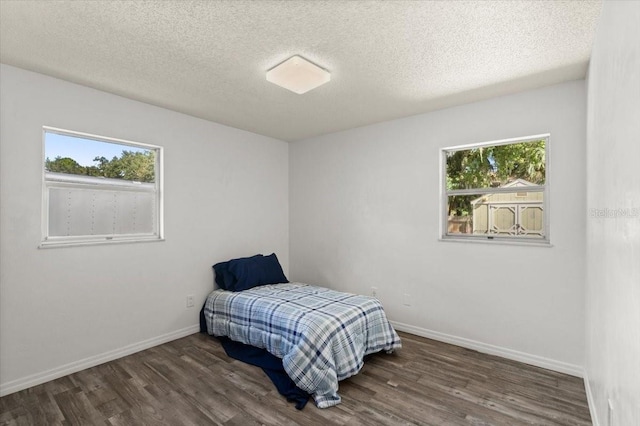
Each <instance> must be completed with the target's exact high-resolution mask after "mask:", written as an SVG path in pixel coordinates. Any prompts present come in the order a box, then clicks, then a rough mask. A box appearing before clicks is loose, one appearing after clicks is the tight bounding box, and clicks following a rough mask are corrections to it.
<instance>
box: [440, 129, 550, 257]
mask: <svg viewBox="0 0 640 426" xmlns="http://www.w3.org/2000/svg"><path fill="white" fill-rule="evenodd" d="M550 139H551V134H550V133H544V134H540V135H533V136H524V137H518V138H510V139H501V140H496V141H488V142H480V143H472V144H467V145H457V146H451V147H446V148H441V149H440V236H439V240H440V241H464V242H476V243H479V242H481V243H491V244H518V245H538V246H551V240H550V237H549V230H550V226H549V218H550V209H549V204H550V203H549V182H550V178H549V175H550V173H549V170H550V167H549V164H550V162H549V141H550ZM538 140H544V141H545V145H544V149H545V183H544V185H534V186H528V187H526V188H523V187H517V188H508V187H507V188H505V187H497V188H492V187H490V188H471V189H456V190H448V189H447V153H449V152H454V151H463V150H468V149H473V148H480V147H485V146H498V145H511V144H516V143H526V142H535V141H538ZM514 190H517V191H519V192H542V193H543V200H542V201H543V221H544V224H543V229H544V237H542V238H532V237H518V236H506V235H486V234H450V233H449V232H448V220H449V217H448V214H447V213H448V203H449V197H450V196H452V195H475V194H499V193H514V192H515V191H514Z"/></svg>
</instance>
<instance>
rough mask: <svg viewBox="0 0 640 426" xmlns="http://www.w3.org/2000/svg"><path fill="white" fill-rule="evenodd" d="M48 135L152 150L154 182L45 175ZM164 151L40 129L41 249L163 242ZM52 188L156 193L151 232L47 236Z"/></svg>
mask: <svg viewBox="0 0 640 426" xmlns="http://www.w3.org/2000/svg"><path fill="white" fill-rule="evenodd" d="M47 133H55V134H59V135H64V136H71V137H77V138H82V139H91V140H95V141H97V142H107V143H115V144H118V145H124V146H129V147H132V148H141V149H146V150H151V151H154V153H155V166H154V174H155V176H154V181H155V182H153V183H139V182H131V181H119V180H117V179H104V180H103V182H99V183H97V182H96V179H95V178H90V177H87V176H81V175H78V176H75V175H70V174H64V173H51V172H47V171H46V170H45V168H44V163H45V159H46V153H45V144H46V143H45V139H46V134H47ZM163 154H164V153H163V148H162V147H161V146H158V145H151V144H146V143H140V142H132V141H128V140H124V139H117V138H111V137H107V136H100V135H94V134H90V133H83V132H76V131H73V130H66V129H60V128H56V127H50V126H43V127H42V161H41V164H42V239H41V242H40V246H39V247H40V248H52V247H66V246H78V245H95V244H118V243H131V242H150V241H164V209H163V206H164V191H163V177H164V170H163ZM51 188H83V189H87V188H91V189H96V188H100V189H101V190H105V191H134V192H147V193H148V192H155V195H156V197H155V198H156V199H155V201H156V206H155V209H156V212H157V214H156V215H155V216H154V223H153V232H152V233H144V234H118V235H77V236H75V235H74V236H50V235H49V190H50V189H51Z"/></svg>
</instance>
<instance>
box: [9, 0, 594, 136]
mask: <svg viewBox="0 0 640 426" xmlns="http://www.w3.org/2000/svg"><path fill="white" fill-rule="evenodd" d="M600 6H601V5H600V1H518V0H512V1H499V2H498V1H496V2H493V1H194V2H188V1H44V0H43V1H5V0H2V1H1V2H0V61H1V62H3V63H6V64H10V65H14V66H17V67H20V68H24V69H28V70H33V71H37V72H40V73H43V74H48V75H51V76H54V77H58V78H62V79H65V80H69V81H72V82H75V83H79V84H83V85H86V86H90V87H94V88H97V89H100V90H104V91H107V92H111V93H115V94H118V95H122V96H125V97H128V98H132V99H137V100H140V101H143V102H147V103H150V104H153V105H158V106H162V107H165V108H169V109H172V110H175V111H180V112H183V113H186V114H190V115H193V116H197V117H201V118H205V119H208V120H212V121H215V122H218V123H222V124H226V125H229V126H233V127H237V128H240V129H245V130H249V131H251V132H255V133H259V134H263V135H268V136H272V137H275V138H278V139H282V140H286V141H296V140H300V139H304V138H308V137H312V136H316V135H320V134H325V133H330V132H334V131H338V130H343V129H348V128H353V127H358V126H362V125H366V124H371V123H375V122H379V121H384V120H388V119H392V118H397V117H403V116H407V115H413V114H418V113H422V112H427V111H431V110H434V109H439V108H443V107H447V106H452V105H457V104H462V103H468V102H472V101H476V100H480V99H484V98H488V97H492V96H496V95H501V94H507V93H513V92H517V91H521V90H526V89H530V88H535V87H540V86H544V85H549V84H554V83H558V82H562V81H567V80H573V79H578V78H584V76H585V73H586V69H587V63H588V60H589V56H590V53H591V46H592V43H593V37H594V33H595V27H596V22H597V18H598V16H599V12H600ZM294 54H299V55H301V56H303V57H305V58H307V59H309V60H311V61H312V62H315V63H317V64H318V65H320V66H321V67H323V68H325V69H327V70H329V71H330V72H331V82H329V83H328V84H325V85H323V86H321V87H319V88H318V89H315V90H312V91H311V92H308V93H306V94H304V95H296V94H294V93H292V92H290V91H288V90H285V89H282V88H280V87H278V86H276V85H274V84H271V83H269V82H267V81H266V79H265V72H266V71H267V70H268V69H270V68H272V67H273V66H274V65H277V64H279V63H280V62H282V61H283V60H285V59H287V58H288V57H290V56H292V55H294Z"/></svg>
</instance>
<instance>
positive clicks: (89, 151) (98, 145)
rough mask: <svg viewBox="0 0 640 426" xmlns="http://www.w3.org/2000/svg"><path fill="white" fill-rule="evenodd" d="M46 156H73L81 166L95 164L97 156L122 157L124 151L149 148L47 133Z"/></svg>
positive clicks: (51, 157)
mask: <svg viewBox="0 0 640 426" xmlns="http://www.w3.org/2000/svg"><path fill="white" fill-rule="evenodd" d="M44 142H45V144H44V145H45V147H44V152H45V154H44V156H45V158H49V159H50V160H54V159H55V158H56V157H58V156H60V157H63V158H64V157H69V158H73V159H74V160H75V161H76V162H77V163H78V164H80V165H81V166H94V165H96V163H94V162H93V159H94V158H95V157H105V158H106V159H108V160H111V159H112V158H113V157H120V155H121V154H122V151H132V152H146V151H148V150H146V149H142V148H135V147H132V146H129V145H120V144H117V143H110V142H102V141H96V140H93V139H85V138H82V137H78V136H69V135H60V134H58V133H51V132H46V133H45V140H44Z"/></svg>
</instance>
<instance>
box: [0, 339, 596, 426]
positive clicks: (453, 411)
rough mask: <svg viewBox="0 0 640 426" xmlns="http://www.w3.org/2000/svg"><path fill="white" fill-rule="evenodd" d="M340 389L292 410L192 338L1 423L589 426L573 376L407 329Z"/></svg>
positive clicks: (61, 391)
mask: <svg viewBox="0 0 640 426" xmlns="http://www.w3.org/2000/svg"><path fill="white" fill-rule="evenodd" d="M401 337H402V340H403V345H404V347H403V348H402V349H401V350H399V351H397V352H396V353H395V354H392V355H387V354H376V355H372V356H371V357H369V358H367V361H366V363H365V366H364V368H363V369H362V371H361V372H360V373H359V374H358V375H356V376H354V377H352V378H350V379H347V380H344V381H342V382H340V395H341V396H342V404H340V405H338V406H336V407H332V408H328V409H323V410H320V409H318V408H316V407H315V406H314V405H313V402H311V401H310V402H309V404H308V405H307V407H306V408H305V409H304V410H302V411H298V410H296V409H295V408H294V407H293V405H292V404H289V403H287V402H286V400H285V399H284V398H283V397H281V396H280V395H279V394H278V393H277V391H276V390H275V388H274V387H273V385H272V384H271V382H270V381H269V379H268V378H267V377H266V375H265V374H264V373H263V372H262V370H261V369H259V368H257V367H253V366H250V365H246V364H243V363H241V362H239V361H235V360H232V359H230V358H228V357H227V356H226V354H225V353H224V350H223V349H222V347H221V346H220V344H219V343H218V341H216V340H215V339H212V338H210V337H208V336H205V335H202V334H194V335H192V336H188V337H185V338H183V339H179V340H176V341H173V342H170V343H167V344H164V345H161V346H157V347H154V348H151V349H148V350H146V351H143V352H139V353H137V354H134V355H131V356H128V357H125V358H121V359H118V360H116V361H112V362H109V363H106V364H103V365H100V366H97V367H93V368H89V369H87V370H84V371H81V372H78V373H75V374H71V375H69V376H66V377H62V378H60V379H57V380H54V381H52V382H49V383H45V384H43V385H39V386H35V387H33V388H30V389H27V390H24V391H21V392H17V393H14V394H11V395H7V396H5V397H3V398H0V424H2V425H14V424H15V425H56V424H62V425H71V424H74V425H91V424H99V425H138V424H139V425H155V424H162V425H209V424H217V425H229V426H230V425H242V426H250V425H349V426H353V425H394V426H395V425H406V424H420V425H521V424H529V425H530V424H535V425H590V424H591V421H590V417H589V409H588V407H587V401H586V396H585V391H584V386H583V382H582V380H581V379H579V378H576V377H571V376H567V375H564V374H560V373H555V372H552V371H548V370H544V369H541V368H537V367H532V366H529V365H526V364H521V363H518V362H514V361H509V360H505V359H502V358H498V357H495V356H490V355H485V354H481V353H478V352H475V351H472V350H468V349H464V348H460V347H457V346H452V345H448V344H445V343H441V342H436V341H433V340H429V339H424V338H421V337H416V336H413V335H410V334H406V333H401Z"/></svg>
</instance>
